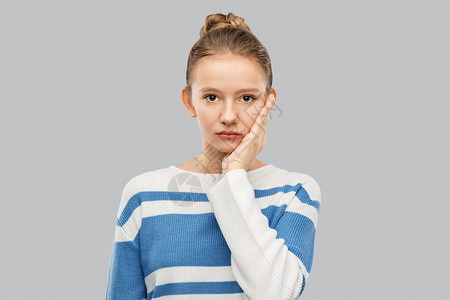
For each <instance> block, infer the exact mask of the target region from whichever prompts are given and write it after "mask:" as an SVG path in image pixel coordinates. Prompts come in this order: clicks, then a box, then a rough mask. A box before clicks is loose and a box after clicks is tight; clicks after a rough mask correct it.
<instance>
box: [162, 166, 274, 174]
mask: <svg viewBox="0 0 450 300" xmlns="http://www.w3.org/2000/svg"><path fill="white" fill-rule="evenodd" d="M271 167H273V165H272V164H267V165H265V166H262V167H259V168H257V169H254V170H251V171H247V174H257V173H259V172H262V171H265V170H266V169H269V168H271ZM169 168H172V169H175V170H178V171H180V172H185V173H189V174H194V175H199V176H202V175H213V176H221V175H224V174H223V173H220V174H219V173H198V172H192V171H187V170H183V169H180V168H178V167H175V166H174V165H170V166H169Z"/></svg>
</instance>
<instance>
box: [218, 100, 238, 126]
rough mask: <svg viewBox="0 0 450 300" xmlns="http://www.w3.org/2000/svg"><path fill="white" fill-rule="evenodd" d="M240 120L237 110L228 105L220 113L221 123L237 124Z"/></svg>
mask: <svg viewBox="0 0 450 300" xmlns="http://www.w3.org/2000/svg"><path fill="white" fill-rule="evenodd" d="M237 120H238V112H237V108H236V107H234V106H233V105H232V104H231V105H226V106H225V107H224V108H223V109H222V111H221V112H220V122H223V123H226V124H232V123H236V122H237Z"/></svg>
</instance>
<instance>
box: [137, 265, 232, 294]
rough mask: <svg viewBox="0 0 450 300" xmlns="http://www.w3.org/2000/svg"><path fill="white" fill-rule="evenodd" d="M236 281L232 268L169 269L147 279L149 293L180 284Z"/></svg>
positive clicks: (148, 276) (156, 272) (154, 273)
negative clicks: (158, 288) (169, 285)
mask: <svg viewBox="0 0 450 300" xmlns="http://www.w3.org/2000/svg"><path fill="white" fill-rule="evenodd" d="M216 281H219V282H220V281H236V278H234V275H233V271H232V270H231V266H223V267H191V266H182V267H169V268H161V269H158V270H155V271H153V272H152V273H150V274H149V275H147V276H146V277H145V285H146V287H147V293H150V292H152V291H153V290H154V289H155V286H159V285H163V284H167V283H180V282H216Z"/></svg>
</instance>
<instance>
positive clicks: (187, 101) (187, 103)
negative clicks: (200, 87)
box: [181, 87, 195, 116]
mask: <svg viewBox="0 0 450 300" xmlns="http://www.w3.org/2000/svg"><path fill="white" fill-rule="evenodd" d="M181 100H182V101H183V105H184V107H185V108H186V110H187V111H188V113H189V115H190V116H192V114H194V116H195V107H194V105H193V104H192V96H191V94H190V93H189V91H188V90H187V88H186V87H184V88H183V89H182V90H181Z"/></svg>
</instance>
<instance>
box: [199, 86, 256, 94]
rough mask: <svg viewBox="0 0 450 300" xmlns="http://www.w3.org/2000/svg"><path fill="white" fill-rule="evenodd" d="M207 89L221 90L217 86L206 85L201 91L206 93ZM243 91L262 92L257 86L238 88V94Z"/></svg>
mask: <svg viewBox="0 0 450 300" xmlns="http://www.w3.org/2000/svg"><path fill="white" fill-rule="evenodd" d="M206 91H214V92H220V90H218V89H216V88H213V87H209V86H206V87H204V88H202V89H201V90H200V92H201V93H204V92H206ZM242 92H261V91H260V90H259V89H257V88H243V89H239V90H237V91H236V94H239V93H242Z"/></svg>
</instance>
